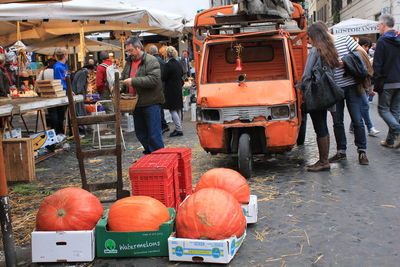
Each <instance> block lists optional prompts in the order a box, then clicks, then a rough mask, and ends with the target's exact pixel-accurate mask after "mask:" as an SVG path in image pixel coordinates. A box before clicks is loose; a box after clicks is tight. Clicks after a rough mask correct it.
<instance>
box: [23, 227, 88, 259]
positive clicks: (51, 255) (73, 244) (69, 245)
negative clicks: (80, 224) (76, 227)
mask: <svg viewBox="0 0 400 267" xmlns="http://www.w3.org/2000/svg"><path fill="white" fill-rule="evenodd" d="M94 241H95V240H94V229H93V230H90V231H59V232H54V231H34V232H32V245H31V246H32V262H90V261H93V259H94V257H95V242H94Z"/></svg>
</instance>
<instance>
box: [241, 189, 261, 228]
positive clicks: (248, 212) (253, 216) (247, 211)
mask: <svg viewBox="0 0 400 267" xmlns="http://www.w3.org/2000/svg"><path fill="white" fill-rule="evenodd" d="M241 206H242V210H243V213H244V215H245V216H246V221H247V223H256V222H257V215H258V204H257V196H256V195H250V202H249V204H242V205H241Z"/></svg>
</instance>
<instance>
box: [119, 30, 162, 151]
mask: <svg viewBox="0 0 400 267" xmlns="http://www.w3.org/2000/svg"><path fill="white" fill-rule="evenodd" d="M126 52H127V53H128V55H129V57H128V58H127V60H126V64H125V67H124V70H123V71H122V74H121V79H122V80H124V81H123V83H124V86H125V87H127V91H128V92H129V93H137V94H138V102H137V104H136V108H135V110H134V112H133V118H134V123H135V132H136V136H137V138H138V139H139V141H140V143H141V144H142V145H143V148H144V152H143V153H144V154H150V153H151V152H153V151H156V150H158V149H160V148H163V147H164V143H163V139H162V133H161V122H160V116H161V115H160V105H161V104H163V103H164V95H163V92H162V82H161V71H160V64H159V63H158V60H157V59H156V58H155V57H154V56H152V55H149V54H146V53H145V52H144V51H143V45H142V43H141V42H140V40H139V39H138V38H137V37H130V38H129V39H128V40H126Z"/></svg>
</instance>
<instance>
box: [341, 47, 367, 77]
mask: <svg viewBox="0 0 400 267" xmlns="http://www.w3.org/2000/svg"><path fill="white" fill-rule="evenodd" d="M342 61H343V64H344V70H345V75H349V76H351V77H353V79H354V80H355V81H356V82H357V83H358V84H359V83H362V82H363V81H364V80H365V79H366V78H367V77H368V69H367V66H365V64H364V61H363V59H362V57H361V55H360V54H359V53H358V52H357V51H355V52H350V53H348V54H347V55H345V56H344V57H342Z"/></svg>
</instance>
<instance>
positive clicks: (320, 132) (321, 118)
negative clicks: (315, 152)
mask: <svg viewBox="0 0 400 267" xmlns="http://www.w3.org/2000/svg"><path fill="white" fill-rule="evenodd" d="M326 114H327V110H319V111H314V112H310V116H311V120H312V123H313V125H314V131H315V134H316V135H317V138H322V137H325V136H328V135H329V131H328V125H327V123H326Z"/></svg>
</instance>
